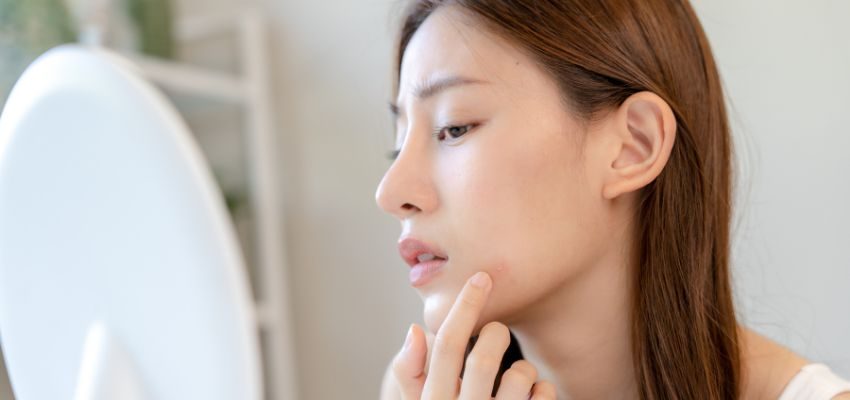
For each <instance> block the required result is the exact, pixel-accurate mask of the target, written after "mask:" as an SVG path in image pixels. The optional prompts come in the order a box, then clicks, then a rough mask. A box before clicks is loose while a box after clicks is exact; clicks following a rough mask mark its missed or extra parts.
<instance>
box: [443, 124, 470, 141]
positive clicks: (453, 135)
mask: <svg viewBox="0 0 850 400" xmlns="http://www.w3.org/2000/svg"><path fill="white" fill-rule="evenodd" d="M476 125H477V124H467V125H447V126H444V127H442V128H439V129H437V130H436V131H434V136H435V137H436V138H437V139H439V140H444V139H446V138H447V137H448V138H449V139H457V138H459V137H461V136H463V135H465V134H466V133H467V132H469V131H470V130H472V128H474V127H475V126H476Z"/></svg>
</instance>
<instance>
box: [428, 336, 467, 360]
mask: <svg viewBox="0 0 850 400" xmlns="http://www.w3.org/2000/svg"><path fill="white" fill-rule="evenodd" d="M465 348H466V342H461V341H460V340H458V339H456V338H454V337H452V336H440V335H437V338H436V339H434V355H435V356H450V355H453V354H455V353H458V352H463V350H464V349H465Z"/></svg>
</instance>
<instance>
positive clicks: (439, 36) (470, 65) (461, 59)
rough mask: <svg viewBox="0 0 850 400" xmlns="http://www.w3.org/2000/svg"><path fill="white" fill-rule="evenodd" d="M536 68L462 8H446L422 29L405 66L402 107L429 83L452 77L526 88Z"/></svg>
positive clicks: (426, 21) (408, 54) (441, 9)
mask: <svg viewBox="0 0 850 400" xmlns="http://www.w3.org/2000/svg"><path fill="white" fill-rule="evenodd" d="M530 65H531V62H530V60H529V59H528V57H527V56H525V55H524V54H523V53H521V52H520V51H519V50H518V49H516V48H515V47H514V46H512V45H510V44H509V43H508V42H507V41H506V40H504V39H503V38H501V37H499V36H497V35H496V34H494V33H492V32H491V31H490V30H489V29H485V26H484V24H483V23H482V22H481V21H480V20H478V19H477V18H475V17H473V16H471V15H470V14H469V12H467V11H465V10H463V9H461V8H459V7H458V6H442V7H440V8H438V9H437V10H436V11H434V12H433V13H432V14H431V15H430V16H429V17H428V18H427V19H426V20H425V21H424V22H423V23H422V25H421V26H420V27H419V29H418V30H417V31H416V33H415V34H414V35H413V37H412V38H411V40H410V42H409V43H408V46H407V49H406V50H405V52H404V58H403V60H402V64H401V74H400V77H399V78H400V81H399V93H398V96H399V101H403V100H402V99H404V98H405V97H408V96H410V95H411V94H412V93H413V91H415V90H416V89H417V88H418V87H421V85H422V84H423V83H425V82H428V81H433V80H436V79H440V78H444V77H448V76H463V77H465V78H471V79H478V80H485V81H489V82H491V83H493V84H494V85H495V86H501V87H502V88H503V89H504V88H511V87H522V86H523V84H524V81H527V80H528V78H529V76H528V75H527V72H528V71H527V69H528V68H530Z"/></svg>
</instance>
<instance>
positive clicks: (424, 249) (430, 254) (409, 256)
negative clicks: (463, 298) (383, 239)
mask: <svg viewBox="0 0 850 400" xmlns="http://www.w3.org/2000/svg"><path fill="white" fill-rule="evenodd" d="M398 251H399V254H401V258H403V259H404V261H405V262H406V263H407V265H410V267H411V268H410V274H409V275H410V284H411V285H413V286H415V287H419V286H423V285H425V284H426V283H428V282H430V281H431V280H432V279H433V278H434V277H435V276H436V275H437V273H438V272H439V271H440V270H441V269H442V267H443V265H445V264H446V262H448V256H447V255H446V253H445V252H444V251H442V250H440V249H439V248H437V247H436V246H433V245H429V244H427V243H425V242H423V241H420V240H418V239H414V238H411V237H408V238H405V239H402V240H401V241H399V244H398ZM420 256H421V257H420ZM420 259H421V261H420Z"/></svg>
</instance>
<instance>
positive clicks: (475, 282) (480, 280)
mask: <svg viewBox="0 0 850 400" xmlns="http://www.w3.org/2000/svg"><path fill="white" fill-rule="evenodd" d="M470 282H471V283H472V286H475V287H479V288H482V289H484V288H486V287H487V285H488V284H489V283H490V276H489V275H487V273H485V272H476V273H475V275H473V276H472V280H471V281H470Z"/></svg>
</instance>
